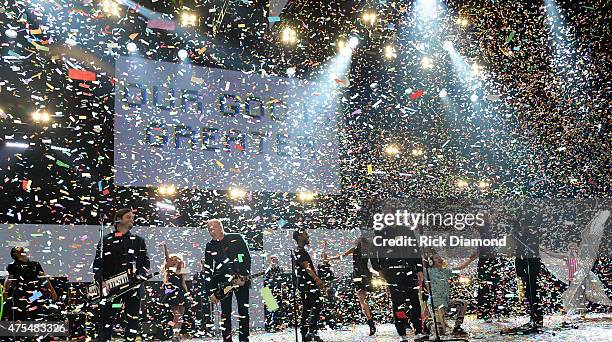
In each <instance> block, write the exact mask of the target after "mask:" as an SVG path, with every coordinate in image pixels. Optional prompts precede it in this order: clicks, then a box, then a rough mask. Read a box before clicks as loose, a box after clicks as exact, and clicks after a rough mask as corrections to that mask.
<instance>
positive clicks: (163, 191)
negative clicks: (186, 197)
mask: <svg viewBox="0 0 612 342" xmlns="http://www.w3.org/2000/svg"><path fill="white" fill-rule="evenodd" d="M158 191H159V194H160V195H164V196H169V195H174V193H175V192H176V188H175V187H174V185H172V184H169V185H160V186H159V188H158Z"/></svg>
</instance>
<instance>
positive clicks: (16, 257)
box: [2, 247, 57, 321]
mask: <svg viewBox="0 0 612 342" xmlns="http://www.w3.org/2000/svg"><path fill="white" fill-rule="evenodd" d="M11 258H12V259H13V263H11V264H9V265H8V266H7V267H6V270H7V271H8V277H6V280H5V281H4V286H3V292H2V296H3V297H4V300H5V301H6V304H5V309H6V310H5V311H4V313H5V317H7V318H8V319H9V320H12V321H34V320H39V319H41V318H43V315H44V313H43V312H42V310H41V308H42V307H43V303H44V302H45V301H47V300H48V298H49V297H51V299H52V300H53V301H56V300H57V293H56V292H55V289H54V288H53V285H51V282H50V281H49V279H48V277H46V276H45V272H44V271H43V269H42V266H40V263H38V262H36V261H31V260H30V259H29V258H28V255H27V253H26V251H25V249H24V248H23V247H13V248H12V249H11ZM43 294H44V295H43Z"/></svg>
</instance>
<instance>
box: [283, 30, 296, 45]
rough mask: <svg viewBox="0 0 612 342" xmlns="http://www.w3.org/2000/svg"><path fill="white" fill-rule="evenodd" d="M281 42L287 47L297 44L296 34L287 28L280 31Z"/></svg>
mask: <svg viewBox="0 0 612 342" xmlns="http://www.w3.org/2000/svg"><path fill="white" fill-rule="evenodd" d="M281 41H282V42H283V43H285V44H287V45H293V44H295V43H296V42H297V32H295V30H294V29H292V28H291V27H289V26H287V27H285V28H284V29H283V30H282V31H281Z"/></svg>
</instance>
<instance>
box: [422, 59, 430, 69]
mask: <svg viewBox="0 0 612 342" xmlns="http://www.w3.org/2000/svg"><path fill="white" fill-rule="evenodd" d="M421 67H422V68H423V69H431V67H433V62H432V61H431V58H429V57H427V56H425V57H423V59H421Z"/></svg>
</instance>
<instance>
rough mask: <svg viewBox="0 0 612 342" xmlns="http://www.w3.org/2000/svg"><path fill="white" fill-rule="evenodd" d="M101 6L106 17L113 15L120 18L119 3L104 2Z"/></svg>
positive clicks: (113, 0) (111, 0)
mask: <svg viewBox="0 0 612 342" xmlns="http://www.w3.org/2000/svg"><path fill="white" fill-rule="evenodd" d="M100 6H101V7H102V12H104V13H106V15H111V16H115V17H117V16H119V12H120V8H119V3H117V1H115V0H103V1H102V2H101V3H100Z"/></svg>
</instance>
